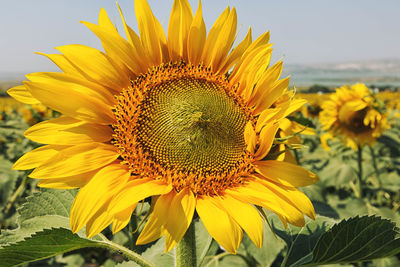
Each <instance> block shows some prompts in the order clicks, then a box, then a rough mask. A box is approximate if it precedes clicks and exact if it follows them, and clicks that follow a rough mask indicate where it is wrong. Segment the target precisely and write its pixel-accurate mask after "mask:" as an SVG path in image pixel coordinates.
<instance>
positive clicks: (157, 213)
mask: <svg viewBox="0 0 400 267" xmlns="http://www.w3.org/2000/svg"><path fill="white" fill-rule="evenodd" d="M175 196H176V192H175V191H174V190H173V191H171V192H169V193H168V194H165V195H161V196H160V197H158V198H157V199H156V200H155V204H154V209H153V212H152V213H151V215H150V217H149V219H148V221H147V223H146V225H145V226H144V228H143V230H142V232H141V233H140V235H139V237H138V239H137V240H136V244H137V245H143V244H147V243H150V242H153V241H155V240H157V239H159V238H160V237H162V236H163V235H164V234H165V224H166V223H167V220H168V212H169V211H170V210H169V207H170V205H171V203H172V201H173V199H174V197H175ZM154 199H155V198H153V200H154Z"/></svg>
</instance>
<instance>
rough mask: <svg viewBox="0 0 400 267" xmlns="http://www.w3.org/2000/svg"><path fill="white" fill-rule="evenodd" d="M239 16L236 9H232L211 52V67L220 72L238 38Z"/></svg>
mask: <svg viewBox="0 0 400 267" xmlns="http://www.w3.org/2000/svg"><path fill="white" fill-rule="evenodd" d="M236 27H237V15H236V9H235V8H232V10H231V12H230V14H229V16H228V18H227V19H226V21H225V23H224V24H223V26H222V27H221V29H220V32H218V33H217V34H218V36H217V38H216V40H215V43H214V44H213V49H212V52H211V62H210V63H211V67H212V69H214V70H218V69H219V67H220V65H221V64H222V63H223V61H224V60H225V58H226V56H227V55H228V53H229V51H230V50H231V48H232V45H233V42H234V41H235V37H236Z"/></svg>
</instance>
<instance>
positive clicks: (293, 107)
mask: <svg viewBox="0 0 400 267" xmlns="http://www.w3.org/2000/svg"><path fill="white" fill-rule="evenodd" d="M305 103H307V100H305V99H293V100H291V101H290V104H289V107H288V108H287V109H286V110H285V113H284V117H286V116H288V115H290V114H292V113H293V112H295V111H297V110H298V109H299V108H301V107H302V106H303V105H304V104H305Z"/></svg>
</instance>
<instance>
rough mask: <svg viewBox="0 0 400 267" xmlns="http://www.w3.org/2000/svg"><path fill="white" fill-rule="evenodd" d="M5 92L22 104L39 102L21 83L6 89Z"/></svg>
mask: <svg viewBox="0 0 400 267" xmlns="http://www.w3.org/2000/svg"><path fill="white" fill-rule="evenodd" d="M7 93H8V94H9V95H10V96H12V97H13V98H14V99H15V100H17V101H19V102H22V103H24V104H29V105H34V104H40V101H39V100H37V99H36V98H34V97H33V96H32V94H31V92H29V90H27V89H26V87H25V86H23V85H18V86H15V87H13V88H10V89H8V90H7Z"/></svg>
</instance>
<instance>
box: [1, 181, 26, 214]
mask: <svg viewBox="0 0 400 267" xmlns="http://www.w3.org/2000/svg"><path fill="white" fill-rule="evenodd" d="M27 182H28V176H24V177H23V178H22V181H21V184H20V185H19V186H18V188H17V190H15V192H14V194H13V195H12V196H11V198H10V201H9V202H8V203H7V206H6V208H5V209H4V215H6V216H7V215H8V213H9V212H10V210H11V208H12V207H13V205H14V203H15V201H16V200H17V199H18V197H19V196H20V195H21V194H22V193H23V192H24V190H25V187H26V184H27Z"/></svg>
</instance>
